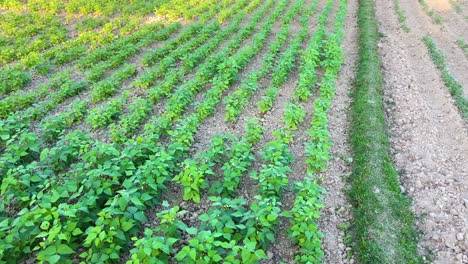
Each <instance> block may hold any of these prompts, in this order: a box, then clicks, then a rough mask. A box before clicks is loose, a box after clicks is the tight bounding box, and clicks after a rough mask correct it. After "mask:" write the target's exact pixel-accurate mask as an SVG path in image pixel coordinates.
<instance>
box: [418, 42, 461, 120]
mask: <svg viewBox="0 0 468 264" xmlns="http://www.w3.org/2000/svg"><path fill="white" fill-rule="evenodd" d="M422 40H423V42H424V44H425V45H426V47H427V50H428V51H429V54H430V55H431V59H432V61H433V62H434V64H435V65H436V67H437V69H438V70H439V71H440V75H441V76H442V80H443V81H444V83H445V86H447V88H448V89H449V92H450V94H451V95H452V97H453V98H454V99H455V105H456V106H457V107H458V109H459V110H460V113H461V114H462V116H463V117H464V118H465V119H468V98H467V97H466V95H465V94H464V93H463V86H462V85H461V84H460V83H459V82H458V81H457V80H456V79H455V77H454V76H453V75H452V73H450V71H449V69H448V68H447V63H446V62H445V56H444V54H443V53H442V51H441V50H440V49H438V48H437V46H436V43H435V42H434V40H433V39H432V37H431V36H430V35H426V36H424V37H423V39H422Z"/></svg>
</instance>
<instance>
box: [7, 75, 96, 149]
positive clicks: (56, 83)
mask: <svg viewBox="0 0 468 264" xmlns="http://www.w3.org/2000/svg"><path fill="white" fill-rule="evenodd" d="M69 73H70V72H68V73H66V72H65V74H63V75H58V76H56V78H53V79H52V80H51V81H50V82H49V83H48V84H47V86H46V87H45V89H46V90H49V89H57V92H55V93H53V94H52V95H51V96H50V98H49V100H47V101H43V102H40V103H38V104H36V105H35V106H34V107H32V108H29V109H27V110H26V111H24V112H22V113H17V114H14V115H8V117H7V119H4V120H1V121H0V124H1V126H0V135H1V137H0V143H1V144H0V146H1V148H0V149H3V148H4V147H7V146H10V145H12V146H13V145H15V144H17V142H15V141H14V139H15V138H17V137H19V136H20V135H21V134H22V133H23V132H24V131H27V130H28V129H30V125H31V124H32V122H33V121H34V120H39V119H42V118H43V117H44V116H46V115H47V114H48V113H49V112H50V111H51V110H53V109H55V108H56V107H57V105H58V104H60V103H62V102H64V101H65V100H67V99H69V98H71V97H73V96H75V95H77V94H79V93H80V92H82V91H84V90H86V89H87V87H88V83H87V82H83V81H77V80H74V79H73V78H71V77H70V74H69ZM27 103H28V102H27Z"/></svg>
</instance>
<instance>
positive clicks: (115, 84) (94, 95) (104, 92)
mask: <svg viewBox="0 0 468 264" xmlns="http://www.w3.org/2000/svg"><path fill="white" fill-rule="evenodd" d="M176 28H177V27H174V29H176ZM162 31H163V32H164V33H162V34H163V35H165V36H166V37H165V38H167V34H168V33H169V32H170V31H165V30H162ZM177 39H183V40H187V39H186V38H185V37H183V35H182V37H180V38H177ZM177 39H176V40H177ZM172 43H173V41H169V42H167V43H166V44H167V45H169V46H171V47H173V48H176V47H175V46H174V45H172ZM180 43H181V42H180ZM164 47H165V46H163V48H164ZM116 48H117V46H116V47H115V48H114V47H108V49H102V50H101V51H102V52H103V54H106V53H108V52H112V51H113V50H114V49H116ZM99 54H101V53H93V56H91V57H92V58H98V57H99V56H100V55H99ZM96 56H97V57H96ZM135 72H136V67H135V66H134V65H133V64H127V65H124V66H123V67H122V68H121V69H119V70H117V71H115V72H114V73H113V74H112V75H111V76H109V77H107V78H106V79H104V80H102V81H99V82H97V83H95V84H94V85H92V86H91V87H90V88H91V89H90V90H91V93H90V100H91V103H97V102H100V101H104V100H106V99H107V98H108V97H109V96H111V95H113V94H114V93H115V92H116V91H117V90H118V89H119V87H120V86H121V84H122V83H123V82H124V81H125V80H127V79H129V78H130V77H131V76H133V74H134V73H135ZM59 76H60V75H59ZM61 94H63V93H62V90H59V91H57V92H55V93H54V94H52V96H50V94H49V97H48V98H47V99H48V100H49V102H50V101H52V102H54V103H57V100H54V98H55V95H61ZM73 95H75V94H73ZM49 102H47V101H46V102H42V103H41V104H38V105H35V106H34V107H33V108H29V109H27V110H26V113H27V112H31V111H34V110H38V109H39V110H40V109H41V106H51V105H50V104H48V103H49ZM46 108H47V109H46V110H47V111H50V110H51V109H50V108H49V107H46ZM47 111H42V113H44V114H45V113H47ZM41 116H42V115H34V116H31V115H27V114H26V115H25V114H24V113H17V114H16V115H13V116H12V115H10V116H9V120H11V121H10V122H8V123H10V124H12V125H13V128H16V127H18V121H19V120H20V122H22V123H24V124H23V125H22V127H27V126H28V124H29V123H30V122H31V121H32V120H37V119H38V118H40V117H41ZM25 117H26V118H25ZM28 117H31V118H28ZM5 130H9V131H13V132H14V133H15V132H18V131H17V129H9V128H8V127H5ZM10 136H11V135H10Z"/></svg>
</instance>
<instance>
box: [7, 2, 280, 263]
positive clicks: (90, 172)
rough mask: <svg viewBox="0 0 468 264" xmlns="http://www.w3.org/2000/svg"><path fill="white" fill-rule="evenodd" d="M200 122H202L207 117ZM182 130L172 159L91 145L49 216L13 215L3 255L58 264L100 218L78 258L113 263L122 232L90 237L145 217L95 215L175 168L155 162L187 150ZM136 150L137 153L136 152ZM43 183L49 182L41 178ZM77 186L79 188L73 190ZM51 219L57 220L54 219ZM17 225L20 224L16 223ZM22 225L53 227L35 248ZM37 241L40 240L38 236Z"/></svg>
mask: <svg viewBox="0 0 468 264" xmlns="http://www.w3.org/2000/svg"><path fill="white" fill-rule="evenodd" d="M278 13H279V11H278V12H276V13H275V14H276V16H277V15H278ZM263 34H266V32H263ZM263 34H260V35H258V36H257V37H256V38H257V39H258V40H257V41H256V42H255V43H256V46H253V47H251V46H247V47H245V48H244V49H243V50H244V52H239V53H238V54H240V55H237V59H238V60H239V61H243V59H242V58H244V57H245V56H249V54H254V53H255V52H256V50H257V49H258V47H259V46H261V44H262V41H260V40H262V39H264V37H263ZM220 78H221V77H220ZM219 88H220V89H221V88H222V87H219ZM195 117H196V116H195ZM195 117H192V118H190V119H189V120H187V121H189V122H187V125H189V124H191V125H196V124H197V123H198V122H201V121H202V120H203V118H200V120H199V119H198V118H195ZM204 118H206V116H205V117H204ZM187 125H185V127H181V128H179V129H177V130H176V131H174V136H173V137H174V140H173V143H172V144H171V145H170V146H169V147H168V149H169V151H170V152H174V153H171V154H172V155H166V154H165V153H167V152H166V151H165V150H164V149H161V147H157V146H155V145H154V143H152V141H151V140H150V139H147V140H144V139H137V141H131V142H134V143H127V144H128V147H127V148H126V149H124V150H122V154H123V156H120V153H121V152H120V151H119V150H117V149H116V148H115V147H112V145H109V144H104V143H98V142H96V143H94V145H93V146H94V147H93V148H92V149H88V151H86V153H84V155H82V157H81V159H82V161H81V162H80V163H77V164H73V165H72V168H71V170H70V171H69V172H67V174H66V175H69V176H68V177H67V176H65V175H62V176H59V175H57V176H58V177H65V179H67V182H69V184H67V185H66V187H65V186H60V185H59V186H57V185H54V188H53V189H51V190H50V191H48V192H47V193H48V194H47V196H48V197H50V196H51V195H53V194H54V193H56V194H58V195H55V196H54V197H55V198H54V199H53V203H54V204H57V202H60V201H62V203H59V204H58V205H59V206H58V207H55V206H53V207H52V208H51V210H43V208H42V206H43V205H44V204H43V203H37V204H36V205H35V206H33V207H31V208H32V209H33V210H32V211H29V210H28V212H22V213H21V214H19V215H18V217H19V218H18V219H17V220H15V222H17V223H21V224H17V225H15V227H14V229H15V232H9V233H8V234H9V235H8V239H7V241H11V242H12V243H13V244H10V245H15V246H14V247H13V248H11V247H9V246H8V244H7V245H6V246H5V245H2V246H3V248H6V250H8V252H11V253H8V254H12V253H13V252H16V253H13V254H21V252H24V253H27V251H23V250H28V248H29V250H33V249H34V250H40V249H44V250H42V251H41V252H40V253H39V254H38V255H37V257H38V258H44V259H50V258H52V259H54V260H56V261H58V259H57V256H58V258H59V259H60V258H61V256H60V255H58V254H57V248H58V247H59V245H63V244H70V245H72V244H73V243H72V242H71V241H70V239H72V238H73V240H74V241H76V239H77V238H78V239H79V237H81V236H79V234H80V231H81V232H82V231H83V230H84V229H83V230H81V228H83V227H86V226H87V225H89V223H90V221H91V223H94V221H95V220H93V219H96V218H95V217H96V216H99V218H97V219H96V221H97V222H96V223H95V224H96V225H97V226H96V228H88V229H87V231H86V232H87V234H86V238H87V240H86V241H92V243H87V242H86V241H85V246H86V247H89V250H88V251H87V253H88V254H87V255H86V256H84V255H83V257H84V258H87V259H91V260H96V259H101V260H102V259H108V258H110V257H111V256H112V258H115V255H114V254H113V253H115V252H119V250H120V244H121V243H124V244H125V243H127V242H126V241H127V240H126V239H122V238H123V237H122V232H117V233H115V232H116V231H112V230H113V228H110V229H109V228H103V229H102V230H107V232H110V233H111V234H107V235H109V236H108V238H109V240H106V241H105V242H103V241H101V242H102V243H98V242H96V241H98V240H96V239H98V238H99V236H96V237H94V238H93V234H96V231H97V230H98V229H99V228H97V227H98V226H103V227H105V226H106V225H110V224H112V223H114V225H115V224H117V225H118V228H117V229H114V230H124V231H125V230H129V229H127V228H128V227H129V226H130V228H132V227H133V225H134V224H133V223H141V220H142V219H143V218H142V216H143V217H144V214H142V213H129V212H127V213H124V215H120V213H118V214H117V213H116V215H120V217H111V216H110V215H108V214H109V212H108V211H109V210H111V211H112V210H115V208H114V207H113V206H111V207H109V208H108V209H105V208H104V209H103V213H104V215H102V214H100V213H98V211H99V208H102V206H103V205H104V203H105V201H107V200H108V199H109V198H111V197H112V199H111V200H109V202H108V203H109V205H112V204H114V203H117V204H118V201H120V200H126V201H129V199H125V198H122V197H121V196H120V195H118V196H115V194H119V193H120V194H121V195H126V194H128V193H129V190H130V191H131V190H134V188H130V187H129V186H128V184H130V185H133V184H136V185H138V186H140V185H141V184H143V182H140V181H139V180H143V181H146V180H145V179H147V180H148V181H149V179H148V177H149V176H151V178H153V179H154V178H155V177H154V175H153V174H152V173H153V172H154V171H153V170H154V169H156V168H158V170H162V169H164V168H170V167H171V166H170V164H174V163H172V162H164V163H163V164H166V165H164V166H161V163H160V161H161V160H160V159H161V158H164V159H170V160H172V159H173V158H174V156H175V154H177V153H180V151H184V149H186V147H185V145H184V144H183V143H187V142H186V140H184V138H186V137H187V136H189V135H186V133H194V131H193V129H195V128H192V129H191V130H189V129H187V128H188V127H187ZM177 135H179V136H177ZM188 139H189V138H188ZM82 141H83V143H84V142H86V141H88V142H89V139H88V140H86V139H83V140H82ZM141 141H144V142H147V144H144V142H141ZM66 146H67V147H70V146H73V145H71V144H67V145H66ZM85 146H87V147H88V148H90V147H91V146H90V145H86V144H85V145H80V148H81V147H84V148H86V147H85ZM135 147H137V148H138V149H139V150H137V149H135ZM140 147H143V148H140ZM145 148H146V150H145ZM181 148H182V149H181ZM185 151H186V150H185ZM53 153H54V154H57V152H56V151H53ZM145 153H146V154H145ZM150 153H154V154H153V155H150ZM47 155H48V153H47V154H44V156H45V157H46V158H44V161H48V162H49V161H53V160H54V158H53V157H50V158H47ZM135 155H136V156H135ZM41 156H42V155H41ZM119 157H120V159H119ZM147 159H148V160H147ZM61 161H63V160H61ZM174 162H175V161H174ZM105 163H108V165H106V166H104V167H100V166H98V164H105ZM156 163H157V164H158V166H155V165H156ZM112 164H115V165H112ZM109 166H110V167H109ZM129 166H130V167H129ZM140 166H143V167H141V168H140V169H139V170H138V171H140V172H135V174H133V177H132V179H131V180H129V179H127V180H125V178H126V177H127V176H128V177H130V176H131V175H130V174H127V173H131V171H135V170H136V167H140ZM172 166H174V165H172ZM28 167H29V168H30V169H33V168H37V167H41V166H37V164H36V166H28ZM132 168H133V169H132ZM145 168H146V169H145ZM171 169H174V168H171ZM125 172H126V173H125ZM161 172H163V171H161ZM122 173H123V174H122ZM9 174H14V172H13V170H10V171H9ZM72 175H74V176H72ZM105 175H108V176H105ZM112 175H115V176H112ZM117 175H122V177H123V178H122V179H121V180H118V179H119V178H118V177H117ZM145 175H147V176H145ZM15 176H16V177H13V176H12V177H9V178H10V179H19V178H23V177H21V176H22V173H20V174H19V175H15ZM77 176H81V177H83V176H84V177H85V178H81V180H79V179H76V177H77ZM136 176H138V177H141V178H135V177H136ZM116 177H117V178H116ZM46 179H54V177H46ZM46 179H45V180H46ZM72 179H75V180H74V182H75V183H73V182H71V180H72ZM112 179H114V180H112ZM82 181H83V182H82ZM153 182H154V180H153ZM78 183H79V184H78ZM101 184H104V185H101ZM78 185H79V186H80V187H78ZM144 185H145V186H147V185H146V184H144ZM40 186H41V184H39V186H38V185H35V187H36V188H39V190H40V189H41V188H40ZM118 186H122V187H124V188H126V191H123V190H122V191H118V190H119V189H116V187H118ZM75 187H76V188H75ZM149 187H150V186H147V188H149ZM153 187H155V186H154V185H153ZM7 189H8V190H11V189H10V188H7ZM12 189H14V188H12ZM59 189H62V190H63V191H58V190H59ZM139 189H141V188H137V189H136V190H139ZM144 189H146V188H144ZM99 190H100V191H99ZM64 191H65V193H66V194H67V197H66V198H65V197H63V196H62V195H63V193H64ZM69 191H71V192H72V193H74V194H73V195H72V197H71V198H70V197H68V192H69ZM153 191H154V192H156V191H159V189H157V190H153ZM83 192H85V193H86V194H87V195H86V196H80V194H81V193H83ZM113 194H114V195H113ZM139 196H140V195H139V194H135V196H134V197H135V198H133V199H130V200H133V201H140V199H138V197H139ZM27 197H30V196H29V195H28V196H27ZM98 197H100V198H98ZM119 197H120V198H119ZM144 197H147V195H146V196H144ZM152 197H154V196H152ZM39 198H40V199H42V198H45V197H44V196H43V195H41V197H39ZM64 199H66V200H68V199H72V200H75V201H76V202H75V203H73V204H68V203H63V201H64ZM143 200H144V201H145V199H143ZM140 202H141V201H140ZM147 202H148V203H150V202H152V201H149V200H148V201H147ZM137 203H138V202H137ZM34 204H35V203H32V204H31V205H34ZM83 206H85V207H86V208H88V209H86V211H83V210H81V209H79V208H82V207H83ZM64 207H65V208H67V209H66V212H70V213H71V212H74V213H72V214H69V213H67V214H66V217H67V219H68V221H65V222H62V220H61V217H58V215H56V214H55V213H54V212H57V210H60V212H63V211H62V209H59V208H64ZM138 207H140V208H141V206H140V205H139V204H137V206H136V207H135V206H133V205H132V206H128V207H125V208H123V209H124V210H126V209H129V210H130V211H131V210H134V209H138ZM54 208H55V209H54ZM132 208H133V209H132ZM91 209H92V210H91ZM88 210H90V211H89V214H88V213H87V211H88ZM106 212H108V213H106ZM83 214H84V215H83ZM54 215H55V216H56V217H54ZM61 215H62V214H61ZM85 215H89V216H90V217H91V218H89V217H86V216H85ZM36 217H37V218H36ZM134 218H135V219H140V220H139V221H136V220H135V219H134ZM21 219H22V220H23V221H21ZM26 219H37V220H33V221H38V220H40V221H49V222H50V223H53V224H52V225H50V227H47V228H46V229H47V231H48V235H47V237H46V238H45V239H44V240H43V242H41V243H39V244H36V243H37V242H36V243H34V241H35V240H36V239H38V238H39V237H37V236H38V233H37V231H40V229H37V231H34V230H35V229H32V230H31V229H30V228H28V226H29V224H27V223H25V222H24V221H25V220H26ZM116 219H117V222H115V220H116ZM125 219H127V220H125ZM80 221H83V222H80ZM2 222H6V223H9V220H8V219H6V221H2ZM62 223H63V224H62ZM73 223H75V224H73ZM78 223H79V224H80V225H79V227H76V225H77V224H78ZM87 223H88V224H87ZM24 224H26V225H24ZM69 225H75V228H71V227H69ZM46 226H47V225H46V224H45V225H44V227H46ZM80 227H81V228H80ZM77 228H78V229H77ZM50 229H53V230H50ZM133 229H134V228H133ZM21 230H28V231H29V232H27V233H28V236H27V237H26V238H25V237H22V238H23V239H21V238H20V237H17V236H18V235H19V234H23V232H22V231H21ZM103 232H106V231H103ZM59 233H61V234H62V235H61V234H59ZM99 233H100V232H99ZM66 234H70V235H66ZM73 234H74V235H73ZM130 234H131V232H130ZM105 235H106V234H105ZM116 235H117V237H116ZM15 237H16V238H15ZM40 237H41V238H42V235H41V236H40ZM101 237H102V236H101ZM57 238H60V239H57ZM63 238H66V239H63ZM17 239H20V240H17ZM112 239H114V242H115V243H112ZM41 240H42V239H41ZM13 241H16V242H13ZM20 241H21V242H20ZM18 243H20V244H18ZM34 244H36V245H37V246H34V247H31V246H29V245H34ZM97 249H99V250H97ZM101 249H102V250H101ZM11 250H13V251H11ZM96 250H97V251H96ZM109 252H110V253H109ZM64 255H67V254H64ZM10 256H11V255H10Z"/></svg>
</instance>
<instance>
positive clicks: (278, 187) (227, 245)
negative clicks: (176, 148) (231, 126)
mask: <svg viewBox="0 0 468 264" xmlns="http://www.w3.org/2000/svg"><path fill="white" fill-rule="evenodd" d="M305 26H306V27H307V25H305ZM252 127H255V126H252ZM261 133H262V130H258V131H256V132H255V133H252V134H255V135H256V136H255V137H254V138H255V139H257V138H259V137H260V136H261ZM273 133H274V135H275V137H276V139H275V140H273V141H271V142H269V143H267V145H266V146H265V147H264V151H263V152H262V157H263V159H264V164H263V165H262V169H261V170H260V171H259V173H258V174H254V175H253V176H252V177H253V178H254V179H256V180H257V181H258V182H259V189H258V193H259V195H258V196H257V197H256V200H257V201H255V202H253V203H252V204H251V206H250V208H249V207H248V206H247V202H246V201H245V200H244V199H241V198H238V199H229V198H227V197H233V196H234V194H235V193H233V192H231V193H228V194H227V195H228V196H227V197H226V196H224V195H223V194H224V193H223V192H222V191H221V192H219V191H218V190H219V188H220V186H221V185H220V184H219V183H218V182H216V181H215V180H212V183H211V188H210V192H213V191H214V194H218V195H221V197H210V198H209V199H210V200H211V206H210V209H209V210H208V212H207V213H205V214H203V215H201V216H200V217H199V220H200V221H201V225H200V227H199V228H198V229H193V228H192V229H191V230H187V225H185V224H184V223H183V222H182V221H180V220H176V221H175V222H176V224H175V225H174V226H173V227H172V228H166V227H162V228H161V226H159V227H157V228H156V229H154V230H149V229H148V230H146V232H145V233H146V237H144V238H141V239H137V238H134V240H135V241H137V242H136V243H135V248H134V249H133V250H132V252H133V253H134V254H133V256H132V260H131V261H129V263H141V262H140V261H145V260H149V259H154V258H158V259H163V260H167V259H169V257H170V256H171V255H173V256H174V258H175V259H176V260H178V261H184V263H197V261H203V262H204V263H217V262H220V261H222V260H224V261H228V262H229V263H257V262H258V261H259V260H260V259H266V255H265V249H266V247H267V246H268V244H270V243H271V242H272V241H274V233H275V232H276V229H277V227H278V224H279V217H280V216H281V208H280V206H281V203H280V197H281V191H282V189H284V188H285V187H286V186H287V184H288V179H287V176H286V173H287V172H289V171H290V167H289V165H288V164H289V163H290V162H291V158H292V156H291V155H290V153H289V150H288V144H289V143H290V142H291V141H292V137H291V134H290V131H288V130H284V131H276V132H273ZM247 134H249V133H247ZM226 138H227V139H228V140H230V139H232V138H231V137H230V136H220V137H215V138H214V139H213V143H212V145H211V147H210V148H209V150H208V151H206V152H202V153H199V155H198V156H196V157H195V159H190V160H186V162H185V163H184V164H185V166H184V170H183V171H182V172H181V173H180V174H179V175H177V176H176V178H175V180H176V182H178V183H181V184H182V185H183V186H184V199H187V200H190V199H192V200H194V201H195V202H198V201H199V199H200V191H201V189H203V188H206V187H207V181H206V176H207V175H212V174H214V172H213V167H215V166H220V159H222V158H221V157H222V155H220V152H221V150H222V149H225V148H226V147H225V144H226V141H225V139H226ZM244 144H245V143H244ZM197 159H199V160H198V161H197ZM244 159H246V158H244ZM245 170H247V167H245V169H244V170H243V171H245ZM226 176H227V175H226V174H224V177H226ZM237 177H239V176H238V175H236V178H237ZM228 179H230V178H228ZM228 182H229V181H228ZM221 190H222V189H221ZM223 196H224V198H222V197H223ZM174 208H175V209H176V210H178V209H179V208H178V207H174ZM174 208H173V209H174ZM166 212H167V211H163V212H161V213H159V214H158V217H162V216H163V215H164V214H165V213H166ZM172 212H173V213H174V211H172ZM183 213H184V212H183ZM183 213H182V214H183ZM172 215H173V216H174V217H175V216H176V215H177V214H175V213H174V214H172ZM173 219H174V218H173ZM165 230H172V231H174V230H175V231H176V232H175V233H170V234H168V233H166V232H165ZM158 231H162V232H163V233H164V236H163V237H162V236H152V235H153V234H154V232H158ZM182 233H188V234H189V235H191V239H190V240H189V241H188V245H186V246H184V247H182V248H181V250H180V251H179V252H173V250H172V249H171V248H172V247H173V245H174V244H176V243H177V241H178V240H179V239H180V237H181V234H182ZM174 234H175V236H174ZM150 241H157V242H156V243H157V245H158V246H153V245H155V244H151V245H150V243H151V242H150ZM145 246H146V247H148V249H154V250H146V252H145V250H144V247H145ZM162 248H164V249H163V250H161V249H162ZM163 263H166V262H163Z"/></svg>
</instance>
